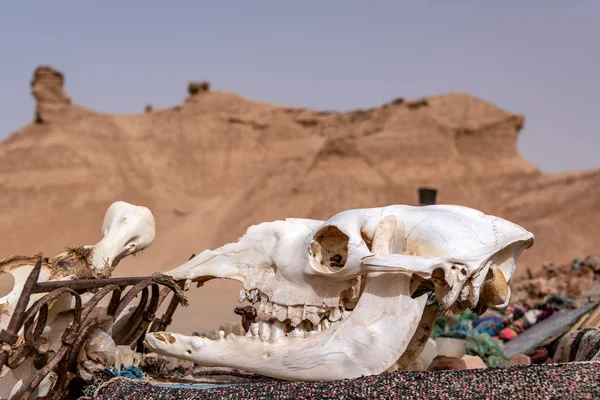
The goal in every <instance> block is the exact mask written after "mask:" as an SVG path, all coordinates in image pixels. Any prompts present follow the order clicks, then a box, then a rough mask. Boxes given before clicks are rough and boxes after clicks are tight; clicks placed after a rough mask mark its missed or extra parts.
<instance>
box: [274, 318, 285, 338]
mask: <svg viewBox="0 0 600 400" xmlns="http://www.w3.org/2000/svg"><path fill="white" fill-rule="evenodd" d="M282 336H285V324H284V323H283V322H279V321H275V322H274V323H273V325H271V342H276V341H277V340H279V338H280V337H282Z"/></svg>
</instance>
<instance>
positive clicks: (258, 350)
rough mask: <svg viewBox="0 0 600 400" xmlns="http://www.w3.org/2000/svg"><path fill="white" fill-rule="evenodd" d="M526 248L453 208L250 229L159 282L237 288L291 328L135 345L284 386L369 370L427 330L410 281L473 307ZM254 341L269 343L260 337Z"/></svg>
mask: <svg viewBox="0 0 600 400" xmlns="http://www.w3.org/2000/svg"><path fill="white" fill-rule="evenodd" d="M532 244H533V235H532V234H531V233H529V232H527V231H526V230H524V229H523V228H521V227H520V226H518V225H515V224H513V223H511V222H509V221H506V220H504V219H501V218H498V217H494V216H489V215H485V214H483V213H481V212H479V211H476V210H473V209H470V208H466V207H460V206H444V205H439V206H427V207H411V206H399V205H398V206H389V207H382V208H372V209H358V210H349V211H345V212H342V213H339V214H337V215H335V216H334V217H332V218H330V219H329V220H328V221H325V222H323V221H312V220H306V219H288V220H286V221H275V222H271V223H263V224H259V225H257V226H253V227H250V228H249V229H248V231H247V232H246V234H245V235H244V236H243V237H242V238H240V239H239V240H238V241H237V242H236V243H231V244H227V245H225V246H223V247H221V248H219V249H216V250H214V251H211V250H207V251H205V252H203V253H201V254H199V255H198V256H196V257H195V258H193V259H191V260H190V261H188V262H187V263H185V264H183V265H182V266H180V267H178V268H175V269H174V270H171V271H169V272H167V274H168V275H171V276H172V277H173V278H175V279H182V280H183V279H185V280H192V281H198V282H205V281H207V280H210V279H214V278H225V279H235V280H239V281H241V282H242V283H243V285H244V289H243V290H245V291H246V292H247V293H246V294H248V295H247V296H242V294H244V293H241V294H240V299H244V298H246V297H247V298H250V299H251V300H253V301H256V300H255V299H256V298H257V297H258V298H260V299H261V301H262V300H263V299H267V300H266V303H265V304H266V305H264V304H263V305H262V309H265V310H267V311H268V310H270V309H272V314H273V316H274V317H276V318H277V319H278V320H279V321H282V322H283V321H286V320H287V321H288V323H291V324H292V328H294V326H295V327H296V328H295V329H293V330H290V331H289V332H288V335H287V336H281V334H280V330H281V328H279V327H277V332H278V334H277V335H276V337H278V339H277V340H275V341H272V340H270V339H269V340H262V339H260V338H259V337H254V336H256V335H249V336H245V337H244V336H242V337H235V336H234V337H232V336H229V337H228V338H227V339H224V340H216V341H213V340H209V339H206V338H200V337H186V336H183V335H180V334H173V333H166V332H158V333H154V334H150V335H147V336H146V346H147V347H149V348H150V349H152V350H153V351H156V352H158V353H161V354H165V355H169V356H176V357H180V358H183V359H187V360H192V361H194V362H196V363H198V364H200V365H206V366H227V367H233V368H241V369H245V370H248V371H252V372H256V373H259V374H263V375H267V376H272V377H276V378H281V379H289V380H331V379H342V378H351V377H356V376H360V375H371V374H377V373H381V372H383V371H385V370H386V369H388V368H389V367H391V366H392V365H393V364H394V363H396V362H397V361H398V360H399V359H400V357H401V356H402V355H403V352H404V351H405V350H406V349H407V346H408V345H409V343H410V341H411V339H412V338H413V335H415V333H416V334H417V335H419V336H420V337H427V336H428V335H429V331H430V329H431V328H432V324H422V325H421V326H420V321H421V317H422V314H423V311H424V309H425V306H426V302H427V297H428V296H432V295H433V294H432V293H430V294H429V295H428V294H427V293H426V294H422V295H420V296H418V297H416V298H414V299H413V298H412V297H411V294H412V290H411V279H413V278H414V277H418V279H420V280H423V281H430V284H432V285H433V287H434V289H433V290H434V292H435V298H436V301H437V302H439V303H440V304H441V305H443V306H444V307H445V308H450V309H452V310H454V311H460V310H461V309H464V308H466V307H475V306H479V304H478V303H479V294H480V289H481V286H482V285H483V283H484V282H486V283H487V282H490V281H489V280H490V279H492V277H491V274H490V270H491V269H493V270H494V271H496V272H498V271H500V272H501V273H502V275H503V276H504V278H505V279H504V280H503V281H504V282H506V283H508V282H510V279H511V277H512V274H513V273H514V268H515V264H516V260H517V258H518V257H519V255H520V253H521V252H522V251H523V250H524V249H526V248H528V247H530V246H531V245H532ZM497 276H498V275H497V274H496V277H497ZM500 281H502V280H500ZM487 286H488V287H489V288H490V289H489V290H490V291H492V294H491V295H489V296H487V299H492V298H493V299H495V300H496V302H497V300H498V299H505V298H506V297H507V296H509V295H510V293H509V292H507V291H506V290H501V289H502V288H499V286H498V285H497V284H495V283H494V284H489V285H487ZM494 291H495V292H494ZM356 298H358V302H357V303H356V301H355V300H353V299H356ZM486 301H487V300H486ZM505 302H506V301H505ZM500 305H501V304H500ZM485 306H493V307H497V306H499V304H484V305H483V307H485ZM337 307H341V311H342V315H343V316H344V317H343V318H342V319H341V322H340V321H338V318H339V317H338V315H339V312H335V311H338V310H337ZM297 308H300V309H303V311H302V322H301V324H298V323H297V322H296V323H295V322H294V321H293V320H291V315H294V316H296V315H297V312H296V309H297ZM430 308H431V307H430ZM260 309H261V308H260V307H259V310H260ZM333 315H335V318H333V320H331V319H330V317H329V316H333ZM426 319H427V320H429V319H431V315H429V314H428V317H427V318H426ZM307 326H308V327H309V328H311V329H308V331H307V330H306V329H305V327H307ZM262 329H263V331H265V330H266V327H265V326H264V325H263V326H262ZM273 329H275V325H273ZM428 329H429V331H428ZM263 336H264V337H265V338H268V337H270V336H269V335H267V333H266V331H265V334H264V335H263ZM415 339H418V338H415ZM415 341H418V340H415ZM421 349H422V346H419V345H413V346H411V348H410V352H411V353H410V356H407V357H406V358H405V359H404V360H400V361H401V362H400V363H399V364H400V365H405V364H406V363H407V362H409V361H410V360H412V359H414V358H415V357H417V356H418V355H419V352H420V351H421Z"/></svg>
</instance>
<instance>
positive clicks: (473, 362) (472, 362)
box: [460, 354, 487, 369]
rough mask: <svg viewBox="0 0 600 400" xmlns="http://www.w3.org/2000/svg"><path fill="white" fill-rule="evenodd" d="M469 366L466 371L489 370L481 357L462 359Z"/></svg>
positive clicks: (465, 357)
mask: <svg viewBox="0 0 600 400" xmlns="http://www.w3.org/2000/svg"><path fill="white" fill-rule="evenodd" d="M460 359H461V360H462V361H464V363H465V365H466V366H467V368H466V369H478V368H487V366H486V365H485V363H484V362H483V360H482V359H481V357H479V356H469V355H466V354H465V355H464V356H462V357H461V358H460Z"/></svg>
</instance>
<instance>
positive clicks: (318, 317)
mask: <svg viewBox="0 0 600 400" xmlns="http://www.w3.org/2000/svg"><path fill="white" fill-rule="evenodd" d="M238 300H239V302H240V303H242V302H244V301H245V300H248V301H249V302H250V303H252V304H256V303H259V302H260V304H259V305H258V307H257V314H258V319H259V320H261V319H268V318H276V319H277V320H278V321H279V322H285V321H287V320H289V321H290V322H291V324H292V326H298V325H300V324H301V323H302V322H303V321H310V323H311V324H312V325H313V326H314V327H315V329H316V328H317V327H318V325H319V324H320V323H321V322H322V321H325V320H326V319H327V320H329V323H334V322H338V321H340V320H342V319H344V318H347V317H348V315H350V312H349V311H346V310H344V309H343V308H342V307H331V308H324V307H316V306H309V305H298V306H284V305H280V304H277V303H272V302H270V301H269V297H268V296H267V295H266V294H264V293H262V292H260V291H259V290H258V289H250V290H244V289H242V290H240V294H239V297H238ZM317 332H318V331H317Z"/></svg>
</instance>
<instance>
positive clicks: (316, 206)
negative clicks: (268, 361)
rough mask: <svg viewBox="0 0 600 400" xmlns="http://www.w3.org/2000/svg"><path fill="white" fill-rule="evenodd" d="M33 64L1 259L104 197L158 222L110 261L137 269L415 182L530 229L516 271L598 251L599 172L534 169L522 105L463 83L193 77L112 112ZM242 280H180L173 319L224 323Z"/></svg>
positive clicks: (54, 243) (0, 176) (372, 202)
mask: <svg viewBox="0 0 600 400" xmlns="http://www.w3.org/2000/svg"><path fill="white" fill-rule="evenodd" d="M38 71H41V72H36V75H40V76H41V77H42V79H37V80H36V79H34V88H35V89H34V96H35V97H36V99H38V98H39V99H41V100H42V101H41V102H39V101H38V103H40V104H41V105H42V107H38V108H39V109H40V111H41V112H39V114H40V120H41V121H44V123H41V124H39V123H31V124H29V125H27V126H26V127H24V128H23V129H21V130H19V131H18V132H15V133H14V134H13V135H12V136H10V137H9V138H7V139H6V140H5V141H4V142H2V143H1V144H0V193H2V196H0V226H2V227H3V228H4V230H5V232H10V235H5V237H4V238H3V240H2V241H0V258H2V257H3V256H7V255H9V254H36V253H38V252H40V251H43V252H44V253H45V254H56V253H59V252H61V251H62V250H63V246H64V245H65V244H69V243H72V244H76V243H81V242H85V241H89V242H93V241H94V240H97V239H98V235H99V234H100V233H99V232H97V230H96V226H98V225H99V224H101V216H102V215H103V213H104V211H105V210H106V208H107V207H108V205H110V204H111V203H112V202H113V201H115V200H124V201H128V202H130V203H134V204H140V205H144V206H146V207H148V208H150V209H151V210H152V212H153V214H154V215H155V217H156V220H157V232H158V233H157V238H156V242H155V244H154V245H153V247H152V248H151V249H148V250H147V254H146V256H145V257H138V258H136V259H132V260H126V262H125V263H124V264H123V265H122V266H121V267H120V269H119V271H118V273H119V274H123V275H126V276H131V275H146V274H149V273H151V272H154V271H165V270H167V269H170V268H173V267H174V266H176V265H179V264H181V263H182V262H183V261H185V260H187V259H188V258H189V256H190V255H191V254H192V253H196V254H197V253H199V252H200V251H202V250H204V249H207V248H216V247H219V246H221V245H222V244H224V243H228V242H233V241H235V240H236V239H237V238H238V237H240V236H241V235H242V234H243V233H244V232H245V231H246V229H247V228H248V227H249V226H251V225H254V224H257V223H259V222H263V221H273V220H277V219H282V218H286V217H305V218H314V219H322V218H326V217H329V216H331V215H334V214H336V213H338V212H339V211H341V210H344V209H353V208H361V207H377V206H383V205H389V204H418V197H417V193H418V190H417V189H418V188H419V187H434V188H437V189H438V199H437V201H438V203H444V204H462V205H465V206H470V207H474V208H477V209H480V210H481V211H483V212H485V213H487V214H492V215H497V216H499V217H502V218H506V219H508V220H510V221H513V222H515V223H517V224H519V225H521V226H523V227H524V228H526V229H527V230H529V231H530V232H533V233H534V234H535V236H536V243H535V245H534V246H533V247H532V248H531V249H530V250H528V251H527V252H526V253H525V254H523V256H522V257H521V258H520V259H519V266H518V268H517V271H516V274H517V275H519V274H523V273H524V272H525V271H526V267H527V266H531V267H532V272H533V273H536V271H537V270H539V268H538V267H539V266H540V265H542V264H543V263H545V262H548V261H553V262H557V263H563V262H569V261H571V260H572V259H573V258H575V257H578V256H580V255H581V254H591V253H595V252H598V250H599V249H598V240H597V238H598V232H597V230H598V228H597V227H598V226H599V225H600V171H598V170H596V171H583V172H567V173H560V174H549V175H546V174H543V173H542V172H541V171H540V170H539V169H538V168H536V167H535V166H534V165H532V164H531V163H529V162H528V161H527V160H525V159H523V158H522V157H521V156H520V154H519V152H518V150H517V141H518V138H519V135H520V134H521V129H522V127H523V126H524V119H523V116H521V115H519V114H515V113H510V112H507V111H505V110H502V109H500V108H498V107H496V106H494V105H492V104H490V103H488V102H485V101H483V100H481V99H478V98H475V97H473V96H470V95H468V94H463V93H449V94H444V95H440V96H431V97H426V98H423V99H417V100H415V99H406V100H404V99H400V98H398V99H396V100H394V101H392V102H388V103H387V104H384V105H382V106H380V107H374V108H370V109H362V110H353V111H349V112H332V111H316V110H310V109H305V108H298V107H282V106H276V105H271V104H265V103H261V102H257V101H252V100H248V99H245V98H243V97H241V96H238V95H236V94H231V93H223V92H218V91H214V90H209V91H207V89H210V88H209V87H208V86H207V85H204V86H203V85H202V84H201V83H197V84H196V85H191V86H192V87H190V88H189V89H191V90H190V95H189V97H188V99H190V100H188V101H186V102H184V103H183V104H180V105H177V106H176V107H170V108H166V109H158V108H156V109H154V110H153V111H152V112H149V113H145V112H141V113H140V114H138V115H114V114H103V113H98V112H94V111H92V110H89V109H86V108H84V107H80V106H78V105H71V106H69V105H68V98H67V96H66V94H65V93H64V91H63V89H62V85H61V82H63V80H64V79H63V78H61V77H60V75H59V74H58V73H56V72H54V73H52V72H51V71H53V70H51V69H44V68H40V69H39V70H38ZM44 82H45V83H44ZM50 88H52V90H50ZM203 88H204V89H203ZM36 93H37V94H36ZM52 99H54V102H52ZM65 109H66V110H67V112H65ZM59 116H60V123H52V121H58V118H59ZM48 121H50V123H46V122H48ZM148 260H152V263H151V264H148ZM0 283H1V282H0ZM0 286H1V285H0ZM239 289H240V288H239V287H238V286H237V285H236V284H235V283H232V282H218V283H217V282H215V283H209V284H207V285H205V287H204V288H203V289H202V290H195V291H192V292H191V293H192V296H195V297H194V298H191V299H190V301H191V302H192V304H193V305H194V304H205V305H207V306H206V307H203V311H202V312H203V314H202V318H197V317H198V316H197V315H196V314H194V311H193V310H194V309H195V308H194V307H188V308H183V309H181V310H178V314H177V319H176V321H175V327H174V329H179V328H181V329H182V331H183V332H187V333H189V332H192V331H202V330H206V329H211V328H213V327H215V326H218V324H220V323H221V322H223V321H231V320H236V319H237V318H239V316H236V315H235V314H234V308H235V307H236V306H238V303H237V293H238V292H239ZM196 312H197V311H196ZM192 322H193V323H192ZM178 324H181V325H178Z"/></svg>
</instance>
